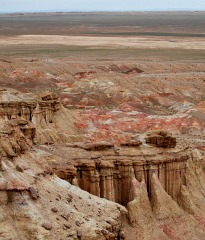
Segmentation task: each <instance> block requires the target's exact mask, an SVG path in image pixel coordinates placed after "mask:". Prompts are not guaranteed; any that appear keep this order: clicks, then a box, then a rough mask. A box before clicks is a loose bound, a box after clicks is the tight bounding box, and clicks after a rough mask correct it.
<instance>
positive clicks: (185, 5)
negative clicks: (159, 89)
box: [0, 0, 205, 12]
mask: <svg viewBox="0 0 205 240" xmlns="http://www.w3.org/2000/svg"><path fill="white" fill-rule="evenodd" d="M57 10H59V11H152V10H156V11H157V10H201V11H202V10H205V0H0V12H35V11H57Z"/></svg>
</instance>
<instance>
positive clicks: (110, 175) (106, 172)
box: [76, 151, 189, 205]
mask: <svg viewBox="0 0 205 240" xmlns="http://www.w3.org/2000/svg"><path fill="white" fill-rule="evenodd" d="M106 158H107V159H106ZM123 158H126V160H124V159H123ZM188 159H189V154H188V152H186V151H183V152H178V153H177V154H176V153H175V154H173V153H172V154H170V153H169V154H164V155H163V156H160V155H155V156H149V155H148V156H143V155H141V156H140V155H138V156H122V155H118V156H115V155H113V156H109V157H106V156H105V157H104V159H103V160H99V159H98V160H87V161H86V160H79V161H77V162H78V163H77V164H76V168H77V179H78V184H79V187H80V188H82V189H83V190H86V191H88V192H90V193H91V194H93V195H96V196H99V197H103V198H107V199H109V200H111V201H115V202H118V203H120V204H122V205H126V204H127V203H128V202H129V201H130V200H131V199H130V197H129V196H130V194H131V192H130V191H131V190H130V189H131V181H132V177H134V178H135V179H137V180H138V181H139V182H141V181H145V183H146V187H147V192H148V195H149V196H150V197H151V192H152V184H151V182H152V175H153V174H156V175H157V176H158V178H159V181H160V183H161V184H162V186H163V188H164V190H165V191H166V192H167V193H168V194H169V195H170V196H171V197H172V198H173V199H174V200H176V199H177V198H178V196H179V193H180V191H181V187H182V185H183V184H185V174H186V164H187V160H188Z"/></svg>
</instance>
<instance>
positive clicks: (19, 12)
mask: <svg viewBox="0 0 205 240" xmlns="http://www.w3.org/2000/svg"><path fill="white" fill-rule="evenodd" d="M106 12H107V13H112V12H113V13H117V12H119V13H128V12H130V13H131V12H133V13H134V12H205V9H152V10H151V9H150V10H84V11H81V10H62V9H51V10H33V11H30V10H23V11H0V14H24V13H30V14H34V13H106Z"/></svg>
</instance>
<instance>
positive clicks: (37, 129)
mask: <svg viewBox="0 0 205 240" xmlns="http://www.w3.org/2000/svg"><path fill="white" fill-rule="evenodd" d="M10 120H12V121H13V120H16V121H17V122H19V126H20V130H21V132H22V133H23V134H24V135H25V136H26V137H27V138H33V140H32V141H33V142H34V141H35V142H36V143H38V144H51V143H54V142H55V143H57V142H59V143H60V142H69V139H70V136H72V135H73V134H74V133H77V131H76V130H75V126H74V120H73V117H72V113H70V114H69V113H68V112H66V111H65V109H64V108H63V107H62V105H61V103H60V101H59V98H58V95H57V94H55V93H50V92H45V93H43V94H39V95H33V94H21V93H20V92H18V91H15V90H10V89H1V91H0V121H1V122H2V123H3V124H4V122H9V121H10ZM29 135H30V136H29ZM76 135H77V134H76Z"/></svg>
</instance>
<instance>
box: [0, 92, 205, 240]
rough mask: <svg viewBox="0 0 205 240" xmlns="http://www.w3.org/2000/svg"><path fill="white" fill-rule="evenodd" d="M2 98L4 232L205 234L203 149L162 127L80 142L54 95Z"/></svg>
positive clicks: (0, 234)
mask: <svg viewBox="0 0 205 240" xmlns="http://www.w3.org/2000/svg"><path fill="white" fill-rule="evenodd" d="M20 96H23V97H20ZM1 97H2V98H1V101H0V105H1V117H0V121H1V129H0V150H1V151H0V153H1V154H0V156H1V159H0V163H1V164H0V213H1V214H0V239H2V240H6V239H8V240H9V239H14V240H17V239H25V240H27V239H45V240H47V239H48V240H49V239H51V240H54V239H55V240H61V239H76V240H77V239H83V240H91V239H92V240H106V239H107V240H123V239H126V240H136V239H146V240H149V239H150V240H151V239H156V240H157V239H177V240H178V239H186V240H187V239H188V240H192V239H204V238H205V227H204V226H205V225H204V222H205V214H204V213H205V204H204V197H205V176H204V172H203V170H202V167H201V161H202V156H201V154H200V152H199V151H198V150H192V149H189V148H184V147H183V146H180V145H177V142H176V138H175V137H174V136H172V135H171V134H170V133H168V132H164V131H159V132H151V133H149V134H148V135H147V136H141V140H139V139H132V140H129V139H128V140H127V141H124V142H123V143H121V144H118V145H115V143H113V142H102V141H101V142H95V143H93V142H92V141H90V142H85V141H84V142H83V141H81V142H79V138H80V137H81V138H82V139H83V136H82V135H79V137H78V138H77V139H76V138H72V137H71V136H72V134H79V133H78V132H77V130H75V128H74V121H73V119H72V111H71V110H66V109H64V108H63V107H62V106H61V104H60V102H59V100H58V98H57V96H56V95H55V94H52V93H46V94H44V95H40V96H38V97H35V96H34V95H32V94H30V95H23V94H22V95H20V94H19V93H18V92H16V91H12V90H8V89H3V90H2V91H1ZM70 115H71V118H70V119H69V116H70ZM68 119H69V120H68ZM71 126H72V127H73V129H72V131H71V130H69V129H70V127H71ZM63 136H64V137H63ZM142 137H144V138H145V140H144V139H142ZM68 142H70V143H68Z"/></svg>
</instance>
